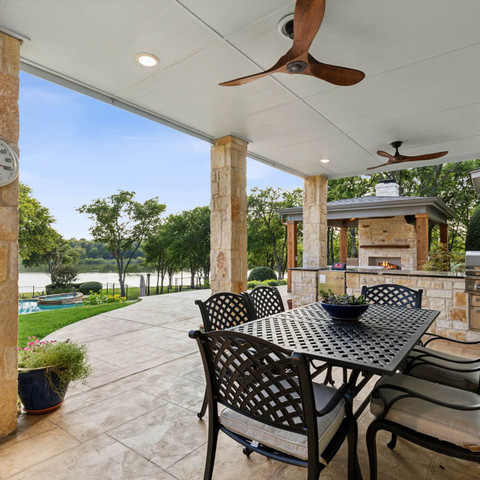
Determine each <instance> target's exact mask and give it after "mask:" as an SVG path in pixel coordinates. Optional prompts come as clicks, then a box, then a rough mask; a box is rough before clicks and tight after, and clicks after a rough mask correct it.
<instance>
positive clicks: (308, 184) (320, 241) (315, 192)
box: [303, 175, 328, 267]
mask: <svg viewBox="0 0 480 480" xmlns="http://www.w3.org/2000/svg"><path fill="white" fill-rule="evenodd" d="M327 193H328V180H327V178H326V177H324V176H323V175H316V176H314V177H308V178H307V179H306V180H305V183H304V197H303V266H304V267H326V266H327Z"/></svg>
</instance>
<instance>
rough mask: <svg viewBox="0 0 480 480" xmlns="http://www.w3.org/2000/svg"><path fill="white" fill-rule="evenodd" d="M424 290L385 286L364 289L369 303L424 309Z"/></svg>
mask: <svg viewBox="0 0 480 480" xmlns="http://www.w3.org/2000/svg"><path fill="white" fill-rule="evenodd" d="M422 294H423V290H421V289H420V290H413V289H411V288H408V287H404V286H403V285H395V284H383V285H374V286H373V287H367V286H363V287H362V295H363V296H364V297H365V299H366V300H367V302H369V303H376V304H377V305H392V306H394V307H410V308H422Z"/></svg>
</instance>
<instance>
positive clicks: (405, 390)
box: [372, 383, 480, 412]
mask: <svg viewBox="0 0 480 480" xmlns="http://www.w3.org/2000/svg"><path fill="white" fill-rule="evenodd" d="M380 390H396V391H398V392H401V393H404V395H400V396H398V397H396V398H394V399H393V400H391V401H390V402H389V403H388V404H385V412H388V410H390V408H391V407H392V406H393V405H394V404H395V403H396V402H398V401H399V400H403V399H405V398H417V399H419V400H423V401H425V402H428V403H433V404H434V405H439V406H441V407H445V408H451V409H452V410H461V411H474V410H480V403H477V404H475V405H459V404H456V403H446V402H441V401H440V400H437V399H436V398H432V397H429V396H428V395H423V394H421V393H417V392H414V391H413V390H409V389H408V388H405V387H401V386H399V385H389V384H385V383H384V384H382V385H378V386H376V387H375V388H374V389H373V392H372V397H374V398H381V397H380V394H379V391H380ZM382 400H383V399H382ZM384 403H385V401H384Z"/></svg>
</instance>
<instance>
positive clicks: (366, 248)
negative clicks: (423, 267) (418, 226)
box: [358, 216, 417, 270]
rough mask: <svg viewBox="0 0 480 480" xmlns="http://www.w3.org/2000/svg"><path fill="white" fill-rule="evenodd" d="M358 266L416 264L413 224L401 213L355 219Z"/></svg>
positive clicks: (407, 267)
mask: <svg viewBox="0 0 480 480" xmlns="http://www.w3.org/2000/svg"><path fill="white" fill-rule="evenodd" d="M358 240H359V242H358V243H359V249H358V266H359V267H379V263H382V262H388V263H390V264H392V265H396V266H397V269H401V270H416V268H417V238H416V233H415V225H412V224H410V223H408V222H407V220H406V218H405V217H404V216H397V217H390V218H367V219H361V220H359V221H358Z"/></svg>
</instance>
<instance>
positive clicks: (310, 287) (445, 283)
mask: <svg viewBox="0 0 480 480" xmlns="http://www.w3.org/2000/svg"><path fill="white" fill-rule="evenodd" d="M290 272H291V278H292V300H293V307H298V306H301V305H306V304H308V303H313V302H317V301H318V300H319V295H318V292H319V290H322V289H323V290H328V289H329V288H330V286H331V285H334V286H335V287H336V288H337V289H338V288H339V285H343V289H344V292H345V293H347V294H349V295H352V294H353V295H360V293H361V289H362V286H363V285H367V286H372V285H378V284H386V283H388V284H391V283H395V284H398V285H404V286H406V287H409V288H413V289H415V290H418V289H422V290H423V298H422V306H423V307H424V308H428V309H433V310H440V315H439V317H438V319H437V320H436V321H435V322H434V324H433V325H432V327H431V329H430V331H432V332H436V333H438V334H439V335H444V336H446V337H450V338H455V339H457V340H467V341H474V340H480V331H479V330H474V329H472V328H470V325H469V305H468V296H467V294H466V292H465V276H464V275H463V274H458V273H452V272H433V271H421V270H383V269H381V270H380V269H371V268H361V267H358V268H349V269H348V270H344V271H341V270H340V271H338V270H329V269H321V268H314V267H304V268H303V267H297V268H292V269H290ZM336 292H337V293H340V291H339V290H337V291H336Z"/></svg>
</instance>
